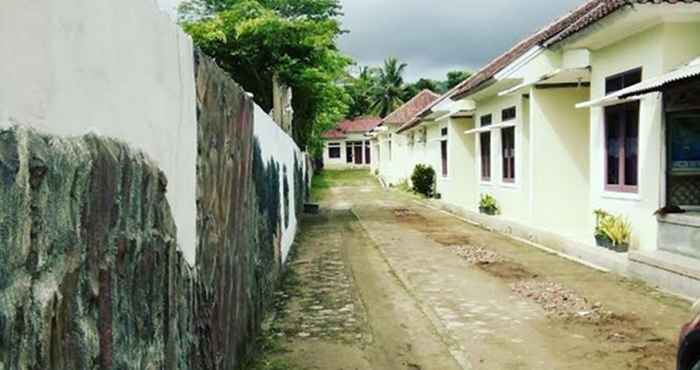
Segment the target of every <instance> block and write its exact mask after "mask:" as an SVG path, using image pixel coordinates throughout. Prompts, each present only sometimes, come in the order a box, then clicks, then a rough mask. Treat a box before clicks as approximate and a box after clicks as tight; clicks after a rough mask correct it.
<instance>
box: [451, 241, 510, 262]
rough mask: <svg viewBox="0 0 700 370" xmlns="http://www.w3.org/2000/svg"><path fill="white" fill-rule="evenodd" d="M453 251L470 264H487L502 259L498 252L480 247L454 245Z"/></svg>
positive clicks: (501, 260)
mask: <svg viewBox="0 0 700 370" xmlns="http://www.w3.org/2000/svg"><path fill="white" fill-rule="evenodd" d="M454 251H455V253H456V254H457V255H458V256H460V257H462V258H464V259H465V260H466V261H467V262H468V263H470V264H472V265H489V264H492V263H498V262H503V261H504V259H503V257H502V256H501V255H499V254H498V253H496V252H494V251H492V250H490V249H486V248H482V247H474V246H463V245H460V246H457V247H455V249H454Z"/></svg>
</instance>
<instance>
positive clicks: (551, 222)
mask: <svg viewBox="0 0 700 370" xmlns="http://www.w3.org/2000/svg"><path fill="white" fill-rule="evenodd" d="M589 98H590V90H589V88H587V87H577V88H557V89H532V91H531V93H530V103H531V112H530V122H531V133H530V135H531V142H530V145H531V149H532V150H531V153H532V161H531V165H532V168H531V171H532V172H531V175H532V187H531V189H532V193H531V205H530V211H531V218H532V226H533V227H535V228H538V229H541V230H546V231H550V232H555V233H557V234H560V235H562V236H565V237H567V238H569V239H572V240H577V241H580V242H587V243H589V244H591V243H593V231H592V230H593V227H594V225H593V224H592V223H591V220H590V218H589V217H588V214H589V213H590V212H591V208H590V201H589V196H590V194H589V186H590V181H589V175H590V167H589V146H588V144H589V134H590V129H589V125H590V120H589V114H588V112H587V111H585V110H580V109H576V108H575V107H574V106H575V105H576V103H579V102H582V101H586V100H588V99H589Z"/></svg>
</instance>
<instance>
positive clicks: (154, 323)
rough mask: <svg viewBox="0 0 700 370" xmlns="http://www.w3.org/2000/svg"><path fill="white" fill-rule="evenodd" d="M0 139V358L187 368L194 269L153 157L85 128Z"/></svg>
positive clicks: (51, 364)
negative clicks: (73, 133)
mask: <svg viewBox="0 0 700 370" xmlns="http://www.w3.org/2000/svg"><path fill="white" fill-rule="evenodd" d="M0 148H1V149H0V168H3V170H2V176H3V180H2V181H0V204H2V205H3V206H2V207H0V221H1V222H0V224H1V225H3V226H2V228H1V229H0V245H2V248H1V249H0V250H1V251H2V252H1V253H2V260H1V261H0V262H1V263H0V268H1V269H2V276H3V286H2V289H1V290H0V318H1V319H0V368H5V369H57V370H58V369H112V368H115V369H138V368H156V369H158V368H172V369H189V368H193V367H191V364H190V363H189V362H188V356H187V354H188V353H189V352H190V351H191V350H192V348H194V347H196V345H197V342H196V340H195V339H194V337H193V336H192V335H191V332H192V328H193V327H194V326H195V325H194V319H193V316H192V308H193V307H192V302H193V301H194V300H193V293H194V286H195V284H194V277H193V276H194V275H193V272H192V270H191V269H190V268H189V266H187V264H186V263H185V262H184V260H183V259H182V257H181V256H180V254H179V253H178V252H177V248H176V243H175V226H174V223H173V220H172V217H171V215H170V208H169V206H168V203H167V201H166V199H165V192H166V189H167V181H166V180H165V177H164V176H163V174H162V173H161V172H160V171H159V170H158V168H157V167H156V166H154V165H153V164H152V163H151V162H150V161H148V160H147V159H146V158H145V157H144V156H143V154H141V153H140V152H137V151H133V150H131V149H129V148H128V147H127V146H126V145H124V144H122V143H119V142H116V141H113V140H109V139H102V138H97V137H94V136H87V137H83V138H75V139H58V138H55V137H49V136H44V135H40V134H38V133H36V132H34V131H31V130H25V129H9V130H4V131H0ZM181 354H184V355H181Z"/></svg>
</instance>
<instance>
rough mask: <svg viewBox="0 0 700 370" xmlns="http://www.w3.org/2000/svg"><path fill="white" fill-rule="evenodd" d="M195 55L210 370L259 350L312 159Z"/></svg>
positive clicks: (201, 266)
mask: <svg viewBox="0 0 700 370" xmlns="http://www.w3.org/2000/svg"><path fill="white" fill-rule="evenodd" d="M196 60H197V62H196V78H197V100H198V111H199V135H198V138H199V161H198V194H197V204H198V217H197V234H198V236H199V243H198V248H197V261H198V271H199V274H200V275H199V278H200V280H201V283H202V286H203V287H204V289H205V292H206V293H205V294H203V296H205V297H206V299H207V300H210V303H209V305H208V306H207V305H205V306H206V307H208V308H210V310H209V311H208V312H207V313H206V315H204V316H205V317H206V320H207V323H208V327H209V328H210V330H209V331H208V332H207V333H203V334H204V335H205V337H207V345H208V347H207V348H206V350H207V351H210V354H211V355H210V356H208V357H210V358H213V359H216V362H215V363H214V364H213V367H212V368H215V369H234V368H236V367H237V366H239V365H240V364H241V360H242V359H243V358H244V357H245V355H246V354H247V353H248V352H249V351H250V350H251V348H252V347H251V345H252V339H253V338H254V336H255V335H256V334H257V332H258V329H259V326H260V322H261V320H262V317H263V315H264V313H265V310H266V308H267V307H268V304H269V302H270V300H271V298H272V293H273V291H274V288H275V286H276V283H277V281H278V279H279V276H280V274H281V272H282V267H283V265H284V262H285V260H286V258H287V255H288V253H289V250H290V249H291V246H292V243H293V241H294V236H295V234H296V228H297V214H298V210H301V208H302V207H301V206H300V205H301V204H303V202H304V199H305V197H306V189H307V187H306V184H307V183H308V181H307V180H308V175H307V172H306V158H305V156H304V155H303V153H301V152H300V151H299V149H298V148H297V146H296V145H295V144H294V142H293V141H292V139H291V138H290V137H289V136H288V135H287V134H285V133H284V131H282V130H281V129H280V128H279V127H278V126H277V125H276V124H275V123H274V122H273V121H272V120H271V119H270V117H269V116H268V115H266V114H265V113H264V112H262V110H260V108H259V107H257V106H256V105H254V103H253V101H252V99H251V98H250V97H249V96H248V95H247V94H246V93H245V92H244V91H243V90H242V89H241V88H240V87H239V86H238V85H237V84H236V83H235V82H233V81H232V80H231V79H230V77H229V76H228V75H227V74H226V73H225V72H223V71H222V70H221V69H220V68H218V67H217V66H216V65H215V63H214V62H213V61H212V60H211V59H209V58H207V57H205V56H201V55H198V56H197V58H196ZM298 205H299V206H298ZM202 313H203V312H202Z"/></svg>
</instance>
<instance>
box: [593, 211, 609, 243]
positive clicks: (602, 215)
mask: <svg viewBox="0 0 700 370" xmlns="http://www.w3.org/2000/svg"><path fill="white" fill-rule="evenodd" d="M593 214H595V220H596V221H595V242H596V245H597V246H599V247H603V248H607V249H612V240H610V238H609V237H608V235H607V234H606V233H605V230H604V229H603V224H604V222H605V220H606V219H608V218H609V217H612V215H611V214H610V213H608V212H606V211H604V210H602V209H596V210H595V211H594V212H593Z"/></svg>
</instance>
